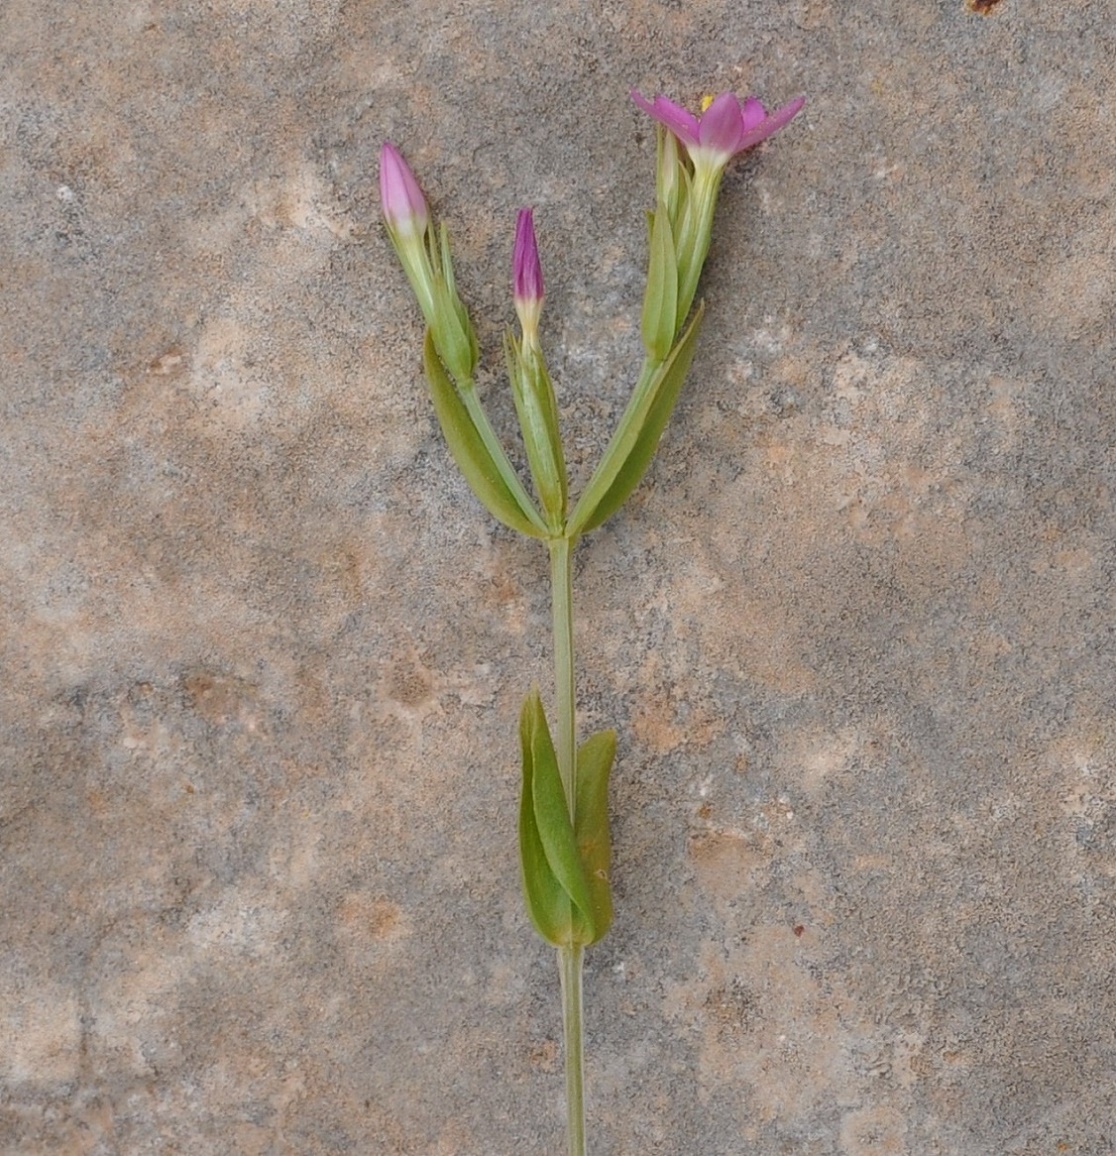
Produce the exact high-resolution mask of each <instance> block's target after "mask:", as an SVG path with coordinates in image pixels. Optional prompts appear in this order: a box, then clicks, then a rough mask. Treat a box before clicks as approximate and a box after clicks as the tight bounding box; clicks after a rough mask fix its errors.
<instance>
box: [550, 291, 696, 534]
mask: <svg viewBox="0 0 1116 1156" xmlns="http://www.w3.org/2000/svg"><path fill="white" fill-rule="evenodd" d="M704 311H705V306H704V303H702V304H699V305H698V307H697V311H696V312H695V314H694V317H693V320H692V321H691V322H690V324H689V327H688V328H687V329H686V331H685V333H683V334H682V337H681V338H680V339H679V341H678V344H677V345H675V347H674V349H673V350H672V351H671V354H670V357H668V358H667V360H666V361H664V362H663V364H662V365H661V366H659V367H658V368H657V369H656V370H655V373H654V376H653V377H652V378H651V380H650V383H649V385H648V386H647V388H646V389H645V390H644V391H643V393H642V396H640V385H637V386H636V393H635V394H634V395H633V402H632V404H630V405H629V408H628V410H627V411H626V412H625V413H624V416H623V418H622V419H621V421H620V425H619V426H617V428H616V432H615V433H614V434H613V435H612V441H610V442H609V444H608V448H607V449H606V450H605V454H604V457H603V458H601V461H600V464H599V465H598V466H597V468H596V470H594V471H593V476H592V477H591V478H590V479H589V485H588V486H586V488H585V492H584V493H583V494H582V495H581V498H580V499H579V500H578V503H577V505H576V506H575V507H574V511H573V513H572V514H571V515H570V520H569V522H568V523H567V525H566V535H567V537H569V538H570V539H575V538H577V537H578V536H579V535H581V534H585V533H588V532H589V531H590V530H594V529H596V527H597V526H599V525H600V524H601V523H602V522H603V521H605V519H606V518H609V517H611V516H612V515H613V514H614V513H616V511H617V510H618V509H620V507H621V506H622V505H623V504H624V503H625V502H626V501H627V500H628V497H629V495H630V494H631V492H632V491H633V490H634V489H635V488H636V486H637V485H639V482H640V479H641V478H642V477H643V475H644V474H645V473H646V472H647V467H648V466H649V465H650V464H651V459H652V458H653V457H654V456H655V450H656V449H658V446H659V439H660V438H661V437H662V435H663V430H664V429H665V428H666V424H667V421H668V420H669V418H670V415H671V412H672V411H673V409H674V404H675V402H676V401H677V400H678V394H679V392H680V391H681V389H682V383H683V382H684V381H685V380H686V373H687V371H688V370H689V368H690V362H691V361H693V357H694V346H695V343H696V341H697V335H698V331H699V330H700V328H701V319H702V315H703V313H704ZM641 385H642V382H641Z"/></svg>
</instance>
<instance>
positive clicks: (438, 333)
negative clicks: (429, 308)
mask: <svg viewBox="0 0 1116 1156" xmlns="http://www.w3.org/2000/svg"><path fill="white" fill-rule="evenodd" d="M428 242H429V252H430V263H431V266H432V267H433V270H434V308H433V315H432V316H429V317H427V324H428V325H429V326H430V329H431V332H432V333H433V336H434V348H435V349H437V351H438V356H439V357H440V358H441V359H442V361H443V362H444V364H445V366H446V369H448V370H449V373H450V376H451V377H453V378H455V379H456V380H457V381H465V380H471V379H472V376H473V371H474V370H475V369H476V367H477V360H478V358H479V350H478V347H477V335H476V333H475V332H474V330H473V324H472V322H471V321H470V320H469V313H468V310H466V308H465V305H464V302H462V300H461V298H460V297H458V295H457V285H456V282H455V280H454V276H453V258H452V256H451V255H450V242H449V230H448V229H447V228H446V226H445V224H444V223H443V224H442V226H441V228H440V229H439V231H438V240H437V243H435V239H434V236H433V230H432V229H431V230H429V231H428Z"/></svg>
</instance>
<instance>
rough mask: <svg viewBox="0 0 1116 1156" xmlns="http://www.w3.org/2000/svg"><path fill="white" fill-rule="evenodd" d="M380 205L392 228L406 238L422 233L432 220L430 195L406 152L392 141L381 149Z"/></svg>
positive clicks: (398, 234) (389, 226)
mask: <svg viewBox="0 0 1116 1156" xmlns="http://www.w3.org/2000/svg"><path fill="white" fill-rule="evenodd" d="M380 204H381V206H382V207H383V210H384V220H385V221H387V225H388V229H389V230H390V231H392V232H393V233H395V234H396V235H397V236H398V237H400V238H402V237H404V236H407V235H408V234H416V235H417V236H420V237H421V236H422V235H423V233H425V232H426V226H427V224H428V222H429V220H430V213H429V210H428V209H427V207H426V198H425V197H424V196H423V195H422V189H420V188H419V186H418V181H416V180H415V175H414V173H412V172H411V170H410V168H408V166H407V162H406V161H405V160H404V159H403V156H402V154H401V153H400V152H399V150H398V149H397V148H396V147H395V145H393V144H392V143H391V142H390V141H384V144H383V147H382V148H381V149H380Z"/></svg>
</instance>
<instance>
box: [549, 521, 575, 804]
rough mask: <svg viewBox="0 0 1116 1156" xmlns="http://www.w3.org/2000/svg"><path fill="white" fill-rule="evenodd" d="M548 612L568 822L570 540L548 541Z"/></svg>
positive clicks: (571, 762)
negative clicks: (551, 619)
mask: <svg viewBox="0 0 1116 1156" xmlns="http://www.w3.org/2000/svg"><path fill="white" fill-rule="evenodd" d="M547 545H548V546H549V547H550V587H551V593H550V597H551V610H552V615H553V623H554V696H555V700H556V705H557V714H558V718H557V733H556V734H555V742H554V753H555V754H556V755H557V756H558V773H559V774H560V775H561V776H562V787H563V788H564V790H565V792H566V806H567V807H569V809H570V821H571V822H573V819H574V806H575V803H576V800H577V763H576V756H575V751H576V749H577V732H576V723H575V721H574V637H573V565H572V554H573V543H572V542H571V541H570V540H569V538H550V539H549V540H548V542H547Z"/></svg>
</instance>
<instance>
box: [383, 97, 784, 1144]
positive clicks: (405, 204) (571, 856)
mask: <svg viewBox="0 0 1116 1156" xmlns="http://www.w3.org/2000/svg"><path fill="white" fill-rule="evenodd" d="M631 95H632V99H633V100H634V101H635V103H636V104H637V105H639V107H640V108H642V109H643V110H644V111H645V112H647V113H648V114H649V115H650V116H652V117H653V118H654V119H655V120H656V121H658V123H659V126H660V127H659V133H658V154H657V162H656V182H655V208H654V210H653V211H652V212H650V213H649V214H648V223H649V226H650V228H649V238H650V243H649V250H650V252H649V259H648V271H647V289H646V292H645V294H644V299H643V311H642V316H641V333H642V337H643V345H644V353H645V355H644V361H643V366H642V368H641V370H640V373H639V377H638V379H637V381H636V384H635V387H634V389H633V391H632V395H631V398H630V399H629V401H628V405H627V408H626V409H625V411H624V414H623V416H622V417H621V419H620V422H619V424H618V425H617V427H616V430H615V432H614V433H613V435H612V438H611V440H610V441H609V443H608V446H607V447H606V449H605V451H604V454H603V455H602V457H601V460H600V462H599V463H598V464H597V468H596V469H595V470H594V471H593V474H592V476H591V477H590V479H589V482H588V484H587V485H586V487H585V489H584V491H583V492H582V493H581V495H580V497H579V498H578V499H577V501H576V502H574V503H573V509H572V510H571V509H570V508H569V506H570V497H569V488H568V479H567V476H566V464H565V456H564V454H563V451H562V439H561V434H560V432H559V428H558V424H559V423H558V405H557V401H556V399H555V395H554V387H553V384H552V383H551V379H550V374H549V372H548V371H547V367H546V361H545V359H544V357H543V352H542V346H541V344H540V341H539V322H540V318H541V315H542V305H543V275H542V265H541V263H540V260H539V250H538V243H537V240H536V237H535V229H534V220H533V216H532V211H531V210H530V209H522V210H520V213H519V218H518V220H517V222H516V231H515V246H514V252H513V257H512V286H513V298H514V302H515V312H516V315H517V317H518V319H519V334H518V336H517V335H516V334H515V333H514V332H512V331H511V330H509V331H508V333H507V335H506V336H505V339H504V351H505V357H506V361H507V368H508V377H509V379H510V382H511V388H512V396H513V398H514V401H515V409H516V414H517V416H518V418H519V426H520V431H521V433H522V436H523V443H524V448H525V450H526V455H527V463H528V466H529V468H530V473H531V481H532V483H533V487H534V497H532V496H531V494H529V493H528V491H527V489H526V487H525V486H524V484H523V482H522V481H521V479H520V477H519V475H518V474H517V472H516V470H515V469H514V467H513V466H512V464H511V462H510V461H509V459H508V457H507V454H506V453H505V452H504V449H503V447H502V446H501V444H500V440H499V438H497V436H496V434H495V431H494V430H493V428H492V426H491V424H490V422H489V420H488V417H487V415H486V413H485V410H484V407H483V406H482V405H481V402H480V399H479V397H478V396H477V391H476V387H475V385H474V380H473V375H474V373H475V371H476V366H477V361H478V356H479V353H478V348H477V339H476V334H475V332H474V330H473V326H472V323H471V321H470V320H469V314H468V311H467V310H466V308H465V306H464V304H463V303H462V301H461V298H460V297H459V296H458V294H457V288H456V285H455V283H454V276H453V262H452V259H451V255H450V243H449V235H448V233H447V231H446V228H445V226H444V225H443V226H442V227H441V229H440V230H438V231H437V232H436V231H435V229H434V226H433V223H432V220H431V216H430V210H429V208H428V206H427V203H426V198H425V197H424V196H423V194H422V190H421V189H420V188H419V185H418V182H417V181H416V180H415V178H414V175H413V174H412V172H411V170H410V169H409V168H408V167H407V164H406V162H405V161H404V160H403V157H402V156H401V155H400V153H399V150H398V149H396V148H395V146H394V145H392V144H390V143H385V144H384V146H383V148H382V150H381V152H380V199H381V202H382V205H383V213H384V222H385V225H386V227H387V232H388V236H389V237H390V238H391V242H392V244H393V245H394V247H395V251H396V253H397V254H398V255H399V260H400V262H401V263H402V265H403V269H404V271H405V272H406V274H407V279H408V280H409V281H410V283H411V288H412V289H413V290H414V293H415V296H416V298H417V299H418V303H419V307H420V308H421V309H422V314H423V317H424V318H425V321H426V341H425V345H424V350H423V365H424V368H425V371H426V379H427V382H428V384H429V386H430V394H431V398H432V400H433V402H434V408H435V411H436V413H437V415H438V420H439V422H440V424H441V427H442V432H443V433H444V435H445V438H446V443H447V445H448V446H449V448H450V451H451V453H452V454H453V457H454V460H455V461H456V462H457V464H458V466H459V468H460V469H461V472H462V473H463V474H464V476H465V478H466V479H467V481H468V482H469V484H470V486H471V487H472V489H473V491H474V493H475V494H476V495H477V497H478V498H479V499H480V500H481V501H482V502H483V503H484V505H485V506H486V507H487V509H488V510H489V512H490V513H491V514H492V515H493V516H494V517H496V518H497V519H499V520H500V521H501V522H503V523H504V524H505V525H506V526H509V527H511V528H512V529H513V530H518V531H519V532H521V533H523V534H526V535H528V536H530V537H533V538H540V539H542V540H543V541H544V542H546V544H547V549H548V551H549V553H550V573H551V585H552V609H553V629H554V667H555V670H554V681H555V698H556V703H555V716H556V717H555V721H556V730H555V731H554V733H553V734H552V732H551V729H550V726H549V724H548V722H547V717H546V713H545V711H544V709H543V704H542V699H541V697H540V695H539V692H538V690H537V689H532V690H531V692H530V693H529V694H528V696H527V698H526V701H525V702H524V704H523V710H522V712H521V714H520V721H519V735H520V748H521V753H522V759H523V779H522V783H523V789H522V794H521V798H520V810H519V848H520V865H521V874H522V882H523V892H524V897H525V900H526V905H527V911H528V914H529V915H530V917H531V921H532V922H533V923H534V925H535V927H536V929H537V930H538V932H539V934H540V935H542V937H543V938H544V939H546V940H547V941H548V942H550V943H552V944H554V946H555V947H557V948H558V960H559V974H560V977H561V982H562V997H563V1025H564V1038H565V1048H566V1094H567V1106H568V1129H567V1135H568V1151H569V1153H570V1156H584V1153H585V1119H584V1103H583V1092H582V1029H581V1016H582V994H581V970H582V967H581V965H582V952H583V949H584V948H585V947H586V946H588V945H589V944H592V943H595V942H596V941H597V940H599V939H600V938H601V937H602V936H603V935H604V934H605V932H606V931H607V930H608V928H609V925H610V924H611V922H612V899H611V892H610V887H609V863H610V856H611V850H610V843H609V831H608V776H609V772H610V770H611V768H612V762H613V758H614V756H615V752H616V733H615V731H613V730H604V731H600V732H598V733H597V734H595V735H593V736H592V737H590V738H589V739H587V740H586V741H585V742H583V743H581V744H580V745H578V743H577V735H576V722H575V713H574V661H573V582H572V568H571V555H572V551H573V547H574V546H575V545H576V543H577V542H578V540H579V539H580V538H581V536H582V535H583V534H586V533H588V532H589V531H590V530H593V529H595V528H596V527H597V526H599V525H600V524H601V523H602V522H603V521H605V519H606V518H608V517H610V516H611V515H612V514H614V513H615V512H616V511H617V510H618V509H619V508H620V507H621V506H622V505H623V504H624V502H625V501H626V500H627V498H628V496H629V495H630V494H631V493H632V491H633V490H634V489H635V487H636V486H637V485H638V484H639V481H640V479H641V478H642V477H643V475H644V473H645V472H646V470H647V467H648V466H649V465H650V463H651V459H652V458H653V457H654V454H655V450H656V448H657V446H658V444H659V439H660V437H661V436H662V433H663V430H664V429H665V427H666V424H667V421H668V419H669V418H670V414H671V411H672V410H673V409H674V404H675V401H676V400H677V398H678V394H679V391H680V390H681V388H682V383H683V381H684V379H685V376H686V372H687V370H688V369H689V366H690V361H691V360H692V358H693V353H694V344H695V341H696V339H697V334H698V330H699V328H700V326H701V319H702V314H703V310H704V305H703V303H700V302H699V303H698V305H697V307H696V308H694V298H695V296H696V294H697V287H698V282H699V280H700V278H701V271H702V267H703V265H704V264H705V258H706V256H707V254H708V252H709V241H710V237H711V235H712V230H713V210H714V208H715V206H716V201H717V193H718V191H719V189H720V185H721V177H722V176H723V174H724V171H725V166H726V165H727V164H728V163H729V161H730V160H732V158H733V157H734V156H736V155H737V154H738V153H740V152H743V151H744V150H745V149H748V148H751V147H752V146H754V145H757V144H759V143H760V142H761V141H763V140H766V139H767V138H768V137H769V136H771V135H772V134H774V133H776V132H778V130H779V129H781V128H782V127H783V126H784V125H786V124H788V123H789V122H790V121H791V120H792V119H793V118H794V116H795V115H796V114H797V113H798V111H799V110H800V109H801V108H802V106H803V104H804V103H805V98H803V97H799V98H798V99H797V100H793V101H791V102H790V103H789V104H786V105H783V107H782V108H779V109H777V110H776V111H775V112H773V113H771V114H768V112H767V111H766V109H765V108H764V107H763V105H762V104H761V103H760V102H759V101H758V100H757V99H756V98H755V97H751V96H749V97H747V98H745V100H744V101H743V103H742V102H741V101H740V100H739V99H738V98H737V97H736V96H735V95H734V94H732V93H731V92H723V93H721V94H720V95H719V96H717V97H714V98H710V99H709V100H707V102H706V103H705V105H704V107H703V112H702V114H701V115H700V116H695V115H694V114H693V113H691V112H689V111H687V110H686V109H685V108H683V107H682V106H681V105H678V104H675V103H674V102H673V101H671V100H668V99H667V98H666V97H665V96H657V97H656V98H655V99H654V100H646V99H645V98H644V97H642V96H640V94H639V93H637V92H633V93H632V94H631Z"/></svg>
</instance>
